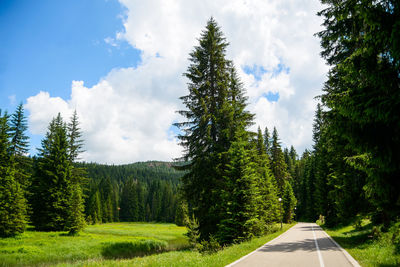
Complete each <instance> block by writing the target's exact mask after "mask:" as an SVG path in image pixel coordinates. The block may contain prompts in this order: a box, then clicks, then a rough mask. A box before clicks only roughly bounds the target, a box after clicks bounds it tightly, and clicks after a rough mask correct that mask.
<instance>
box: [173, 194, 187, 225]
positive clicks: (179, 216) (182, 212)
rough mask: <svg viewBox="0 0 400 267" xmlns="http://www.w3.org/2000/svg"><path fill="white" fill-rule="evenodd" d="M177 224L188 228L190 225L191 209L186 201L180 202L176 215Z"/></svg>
mask: <svg viewBox="0 0 400 267" xmlns="http://www.w3.org/2000/svg"><path fill="white" fill-rule="evenodd" d="M175 224H176V225H178V226H186V225H188V224H189V208H188V204H187V202H186V201H185V200H183V199H182V200H180V201H179V203H178V207H177V209H176V214H175Z"/></svg>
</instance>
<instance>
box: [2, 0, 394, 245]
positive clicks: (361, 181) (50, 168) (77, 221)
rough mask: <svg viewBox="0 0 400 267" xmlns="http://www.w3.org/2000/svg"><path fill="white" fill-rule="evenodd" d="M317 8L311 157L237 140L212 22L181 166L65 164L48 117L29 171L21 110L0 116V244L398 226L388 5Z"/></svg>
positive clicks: (61, 128) (187, 113)
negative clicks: (152, 225)
mask: <svg viewBox="0 0 400 267" xmlns="http://www.w3.org/2000/svg"><path fill="white" fill-rule="evenodd" d="M323 3H324V4H326V7H325V9H324V10H322V11H321V12H319V15H320V16H321V17H322V18H323V20H324V23H323V27H324V29H323V30H322V31H321V32H319V33H317V36H319V38H320V39H321V46H322V53H321V56H322V57H323V58H324V59H325V60H326V62H327V64H328V65H329V66H330V69H329V72H328V76H327V81H326V82H325V83H324V87H323V92H322V95H320V96H318V97H317V99H318V101H319V104H318V105H317V109H316V112H315V118H314V124H313V141H314V145H313V147H312V148H310V150H306V151H304V152H303V153H302V154H301V156H298V155H297V152H296V151H295V149H294V148H293V147H290V148H289V147H287V148H282V147H281V143H280V141H279V135H278V131H277V129H276V128H270V129H268V128H265V129H263V130H261V129H260V128H258V131H256V132H253V131H251V130H250V128H251V127H252V126H253V125H254V114H252V113H250V112H249V111H248V110H247V105H248V103H247V97H246V95H245V89H244V86H243V84H242V83H241V81H240V79H239V77H238V74H237V71H236V69H235V66H234V64H233V62H232V61H231V60H229V59H227V57H226V49H227V47H228V45H229V44H228V42H227V41H226V39H225V37H224V35H223V33H222V31H221V29H220V27H219V26H218V24H217V23H216V21H215V20H214V19H213V18H211V19H210V20H209V21H208V22H207V25H206V27H205V30H204V31H203V32H202V33H201V35H200V38H199V39H198V45H197V46H195V47H194V49H193V51H192V52H191V53H190V54H189V62H190V63H189V66H188V68H187V71H186V72H185V73H184V76H185V77H186V78H187V80H188V83H187V95H185V96H182V97H181V98H180V99H181V101H182V103H183V107H184V109H183V110H180V111H179V114H181V115H182V117H183V120H184V121H182V122H178V123H176V124H175V125H176V126H178V127H179V128H180V129H181V131H182V134H180V135H179V136H178V138H179V140H180V142H181V145H182V147H183V148H184V150H183V151H184V152H183V156H182V158H180V159H177V162H180V163H173V164H171V163H160V162H147V163H137V164H131V165H122V166H106V165H99V164H95V163H90V164H89V163H77V159H78V156H79V153H80V152H81V151H82V144H83V143H82V142H83V140H81V134H80V131H79V127H78V119H77V116H76V113H75V114H74V115H73V117H72V118H71V120H70V122H69V123H65V122H64V121H63V119H62V118H61V116H60V115H58V116H57V117H55V118H54V119H53V120H52V122H51V123H50V125H49V127H48V132H47V133H46V135H45V137H44V139H43V140H42V147H41V148H40V149H39V154H38V155H37V156H36V157H35V158H33V159H30V158H28V157H26V156H25V155H26V153H27V151H28V137H27V136H26V134H25V131H26V129H27V124H26V119H25V117H24V115H23V107H22V105H19V106H18V108H17V111H16V112H15V113H14V114H12V115H11V116H9V115H8V114H7V113H0V179H1V180H0V235H1V236H10V235H15V234H17V233H20V232H22V231H23V230H24V227H25V225H26V223H27V222H29V223H31V224H32V225H33V226H35V228H36V229H39V230H68V231H70V233H75V232H77V231H79V229H81V228H82V227H83V226H84V224H85V223H87V222H89V223H100V222H112V221H119V220H122V221H164V222H173V221H175V222H176V223H177V224H179V225H187V226H188V229H189V233H188V235H189V238H190V239H191V241H193V242H199V241H201V240H203V241H204V242H203V243H202V244H203V245H205V246H207V245H209V244H207V242H208V241H210V242H211V243H213V242H218V243H219V244H229V243H234V242H240V241H243V240H246V239H250V238H252V237H253V236H258V235H262V234H264V233H266V232H268V231H269V229H270V227H271V225H272V224H273V223H276V222H280V221H284V222H291V221H292V220H293V219H294V218H296V219H297V220H310V221H315V220H317V219H319V218H324V220H325V223H326V224H327V225H337V224H340V223H346V222H349V221H351V220H352V219H354V218H355V217H357V216H365V215H368V216H370V217H371V219H372V221H373V223H377V224H380V223H382V224H383V225H384V226H385V227H386V228H387V226H389V225H390V224H391V223H392V222H394V221H396V220H398V219H399V215H400V179H399V177H400V164H399V162H400V138H399V136H400V112H399V110H400V45H399V44H400V35H399V34H398V32H399V31H400V23H399V21H400V20H399V14H400V11H399V8H400V7H399V2H398V1H379V2H376V1H330V0H326V1H323ZM252 129H254V128H252ZM271 129H272V132H270V130H271ZM172 165H174V166H173V167H174V168H172Z"/></svg>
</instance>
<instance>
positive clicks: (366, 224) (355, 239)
mask: <svg viewBox="0 0 400 267" xmlns="http://www.w3.org/2000/svg"><path fill="white" fill-rule="evenodd" d="M361 225H362V227H361V228H359V229H356V228H355V226H353V225H347V226H338V227H335V228H326V227H324V230H325V231H326V232H327V233H328V234H329V235H330V236H331V237H332V238H333V239H335V241H336V242H338V243H339V244H340V245H341V246H342V247H343V248H344V249H346V250H347V252H349V253H350V255H351V256H353V258H354V259H356V260H357V261H358V263H359V264H360V265H361V266H365V267H370V266H380V267H389V266H400V254H399V253H398V251H396V247H395V245H393V243H392V236H393V231H388V232H386V233H382V234H381V236H380V237H378V238H373V234H372V229H373V225H372V223H371V222H370V221H368V220H363V223H362V224H361Z"/></svg>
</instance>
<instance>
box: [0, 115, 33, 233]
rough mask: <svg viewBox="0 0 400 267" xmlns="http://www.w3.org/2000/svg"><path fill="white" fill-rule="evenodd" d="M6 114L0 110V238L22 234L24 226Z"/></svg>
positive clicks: (23, 204) (21, 191)
mask: <svg viewBox="0 0 400 267" xmlns="http://www.w3.org/2000/svg"><path fill="white" fill-rule="evenodd" d="M8 118H9V117H8V114H7V113H4V114H2V112H1V110H0V236H1V237H8V236H14V235H16V234H19V233H22V232H23V231H24V230H25V224H26V209H27V205H26V200H25V198H24V194H23V190H22V188H21V186H20V184H19V183H18V181H17V180H16V179H15V163H14V159H13V155H10V153H9V151H10V146H11V144H10V141H9V138H10V134H9V132H10V131H9V125H8Z"/></svg>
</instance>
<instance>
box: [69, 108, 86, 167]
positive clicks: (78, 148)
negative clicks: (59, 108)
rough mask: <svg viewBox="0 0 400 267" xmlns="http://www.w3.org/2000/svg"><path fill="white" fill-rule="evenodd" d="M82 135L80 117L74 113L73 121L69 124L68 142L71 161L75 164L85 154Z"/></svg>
mask: <svg viewBox="0 0 400 267" xmlns="http://www.w3.org/2000/svg"><path fill="white" fill-rule="evenodd" d="M81 138H82V133H81V131H80V128H79V121H78V115H77V113H76V110H75V111H74V113H73V115H72V117H71V121H70V122H69V123H68V142H69V148H68V151H69V159H70V161H71V162H74V161H75V160H76V159H78V156H79V154H80V153H82V152H83V149H82V148H83V140H82V139H81Z"/></svg>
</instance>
